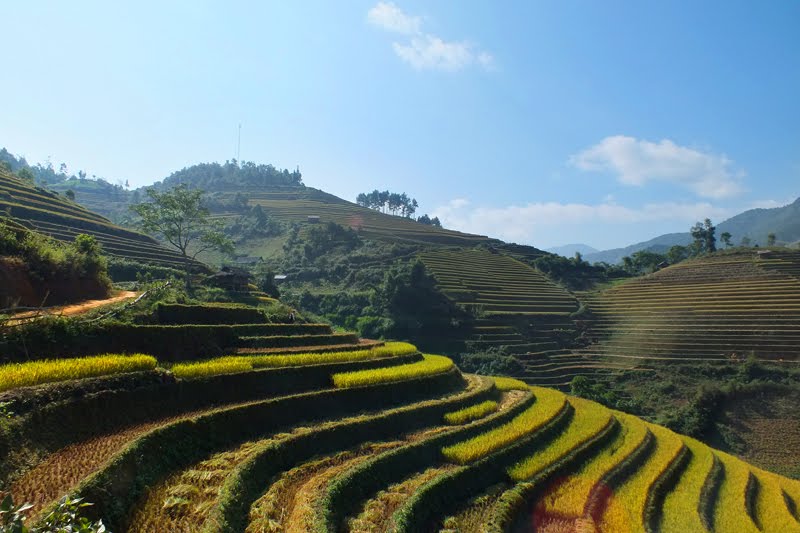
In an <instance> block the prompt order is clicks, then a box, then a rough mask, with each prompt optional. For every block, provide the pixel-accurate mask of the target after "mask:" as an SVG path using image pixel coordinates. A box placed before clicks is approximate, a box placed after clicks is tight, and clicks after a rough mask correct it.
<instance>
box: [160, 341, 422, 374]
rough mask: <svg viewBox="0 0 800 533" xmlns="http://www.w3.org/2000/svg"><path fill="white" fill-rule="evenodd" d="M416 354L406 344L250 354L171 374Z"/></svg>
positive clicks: (186, 366) (175, 368) (178, 367)
mask: <svg viewBox="0 0 800 533" xmlns="http://www.w3.org/2000/svg"><path fill="white" fill-rule="evenodd" d="M416 352H417V347H416V346H414V345H413V344H409V343H407V342H387V343H386V344H385V345H384V346H377V347H375V348H371V349H369V350H350V351H343V352H327V353H295V354H290V355H249V356H228V357H219V358H217V359H210V360H208V361H197V362H193V363H180V364H177V365H173V367H172V372H173V374H175V376H176V377H179V378H184V379H196V378H202V377H208V376H216V375H219V374H233V373H236V372H248V371H250V370H254V369H257V368H280V367H287V366H303V365H317V364H324V363H344V362H350V361H361V360H366V359H376V358H378V357H391V356H399V355H407V354H412V353H416Z"/></svg>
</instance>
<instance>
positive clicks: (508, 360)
mask: <svg viewBox="0 0 800 533" xmlns="http://www.w3.org/2000/svg"><path fill="white" fill-rule="evenodd" d="M458 367H459V368H460V369H461V370H462V371H464V372H470V373H475V374H481V375H484V376H516V375H519V374H522V373H523V372H524V371H525V367H524V366H522V363H520V361H519V359H517V358H516V357H514V356H512V355H507V354H505V353H503V351H502V350H500V349H498V348H489V349H487V350H484V351H479V352H472V353H467V354H463V355H461V357H460V358H459V359H458Z"/></svg>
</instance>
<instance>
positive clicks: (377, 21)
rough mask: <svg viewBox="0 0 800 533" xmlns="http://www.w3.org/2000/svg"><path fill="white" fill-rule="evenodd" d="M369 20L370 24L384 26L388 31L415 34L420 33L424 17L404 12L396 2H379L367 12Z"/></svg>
mask: <svg viewBox="0 0 800 533" xmlns="http://www.w3.org/2000/svg"><path fill="white" fill-rule="evenodd" d="M367 21H369V23H370V24H373V25H375V26H378V27H379V28H383V29H384V30H386V31H391V32H394V33H402V34H404V35H414V34H417V33H419V31H420V26H421V25H422V19H421V18H420V17H412V16H410V15H406V14H405V13H403V10H402V9H400V8H399V7H397V6H396V5H395V4H394V2H378V3H377V4H375V6H373V8H372V9H370V10H369V11H368V12H367Z"/></svg>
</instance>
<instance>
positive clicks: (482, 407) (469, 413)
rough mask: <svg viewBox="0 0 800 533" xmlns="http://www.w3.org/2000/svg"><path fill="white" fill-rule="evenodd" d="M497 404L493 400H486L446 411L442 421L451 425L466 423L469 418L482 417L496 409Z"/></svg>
mask: <svg viewBox="0 0 800 533" xmlns="http://www.w3.org/2000/svg"><path fill="white" fill-rule="evenodd" d="M497 405H498V404H497V402H495V401H494V400H486V401H485V402H481V403H479V404H476V405H472V406H470V407H465V408H464V409H459V410H458V411H453V412H452V413H447V414H445V415H444V421H445V422H447V423H448V424H452V425H459V424H466V423H467V422H469V421H471V420H477V419H478V418H483V417H484V416H486V415H488V414H489V413H493V412H495V411H497Z"/></svg>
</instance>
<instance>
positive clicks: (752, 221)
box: [548, 198, 800, 264]
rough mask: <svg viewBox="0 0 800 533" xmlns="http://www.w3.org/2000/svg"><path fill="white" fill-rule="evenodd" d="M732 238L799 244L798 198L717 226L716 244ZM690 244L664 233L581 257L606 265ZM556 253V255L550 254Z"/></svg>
mask: <svg viewBox="0 0 800 533" xmlns="http://www.w3.org/2000/svg"><path fill="white" fill-rule="evenodd" d="M726 231H727V232H728V233H730V234H731V242H732V243H733V244H739V243H740V242H741V241H742V238H744V237H747V238H748V239H750V244H751V245H755V244H758V245H759V246H764V245H765V244H767V235H769V234H770V233H774V234H775V237H776V239H777V242H778V244H791V243H795V242H797V241H799V240H800V198H798V199H797V200H795V201H794V202H792V203H791V204H789V205H785V206H783V207H773V208H770V209H764V208H758V209H749V210H747V211H745V212H743V213H739V214H738V215H736V216H733V217H731V218H729V219H728V220H725V221H724V222H720V223H719V224H717V233H716V236H717V243H718V244H719V245H720V246H722V243H721V242H720V239H719V236H720V235H722V234H723V233H725V232H726ZM690 242H692V237H691V236H690V235H689V232H686V233H667V234H665V235H661V236H659V237H656V238H654V239H650V240H649V241H644V242H640V243H636V244H632V245H630V246H626V247H625V248H614V249H612V250H603V251H602V252H596V253H588V254H583V255H584V257H583V258H584V259H585V260H586V261H589V262H591V263H596V262H600V261H603V262H606V263H611V264H614V263H618V262H619V261H622V258H623V257H625V256H626V255H631V254H633V253H636V252H638V251H639V250H649V251H652V252H665V251H667V250H669V248H670V246H674V245H676V244H680V245H684V246H685V245H686V244H689V243H690ZM548 251H551V250H548ZM553 253H557V252H553Z"/></svg>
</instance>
